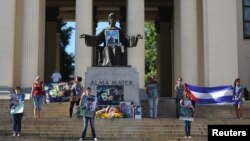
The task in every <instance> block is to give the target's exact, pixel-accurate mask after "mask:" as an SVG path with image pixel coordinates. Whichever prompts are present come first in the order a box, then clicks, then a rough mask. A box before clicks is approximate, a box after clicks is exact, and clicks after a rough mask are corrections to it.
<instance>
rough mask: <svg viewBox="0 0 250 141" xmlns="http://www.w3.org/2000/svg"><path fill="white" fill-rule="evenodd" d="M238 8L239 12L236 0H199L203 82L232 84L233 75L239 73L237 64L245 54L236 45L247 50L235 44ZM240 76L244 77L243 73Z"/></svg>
mask: <svg viewBox="0 0 250 141" xmlns="http://www.w3.org/2000/svg"><path fill="white" fill-rule="evenodd" d="M225 4H226V6H225ZM239 11H240V12H242V10H238V8H237V1H236V0H219V1H216V0H203V23H204V65H205V69H204V73H205V85H206V86H216V85H226V84H229V85H232V84H233V81H234V80H235V78H237V77H241V76H240V75H241V73H240V72H242V69H239V66H241V65H242V62H244V60H245V59H246V58H243V53H242V52H240V50H239V49H242V51H245V53H248V52H247V50H244V49H243V48H240V46H239V44H238V42H239V40H238V35H237V34H238V32H239V30H238V29H237V26H238V24H239V23H241V21H240V22H237V20H238V15H237V13H238V12H239ZM218 13H219V14H218ZM240 30H242V29H240ZM247 47H249V46H247ZM247 49H249V48H247ZM245 65H247V64H245ZM240 68H241V67H240ZM243 70H244V69H243ZM245 71H246V70H245ZM241 78H242V79H245V80H246V79H248V78H247V76H244V77H241Z"/></svg>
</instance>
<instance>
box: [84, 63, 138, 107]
mask: <svg viewBox="0 0 250 141" xmlns="http://www.w3.org/2000/svg"><path fill="white" fill-rule="evenodd" d="M84 86H85V88H87V87H91V89H92V93H93V94H94V95H97V88H100V87H106V88H108V87H112V86H114V87H115V86H117V87H118V88H119V89H120V88H122V89H123V93H124V98H123V100H124V101H132V102H133V104H134V105H140V100H139V73H138V72H137V71H136V69H135V68H133V67H89V68H87V72H86V73H85V82H84Z"/></svg>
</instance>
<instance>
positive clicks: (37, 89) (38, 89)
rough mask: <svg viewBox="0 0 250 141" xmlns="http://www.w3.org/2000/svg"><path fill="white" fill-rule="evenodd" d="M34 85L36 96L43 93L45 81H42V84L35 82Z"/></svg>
mask: <svg viewBox="0 0 250 141" xmlns="http://www.w3.org/2000/svg"><path fill="white" fill-rule="evenodd" d="M32 87H33V95H34V96H39V95H43V82H40V84H37V83H34V84H33V86H32Z"/></svg>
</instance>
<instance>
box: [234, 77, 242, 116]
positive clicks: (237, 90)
mask: <svg viewBox="0 0 250 141" xmlns="http://www.w3.org/2000/svg"><path fill="white" fill-rule="evenodd" d="M233 100H234V107H235V111H236V116H237V118H239V119H243V113H242V108H241V107H242V104H243V102H244V87H243V85H241V83H240V79H239V78H236V79H235V81H234V86H233Z"/></svg>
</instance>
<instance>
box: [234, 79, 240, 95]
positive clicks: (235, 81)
mask: <svg viewBox="0 0 250 141" xmlns="http://www.w3.org/2000/svg"><path fill="white" fill-rule="evenodd" d="M237 82H240V78H236V79H235V80H234V87H233V94H235V88H236V83H237Z"/></svg>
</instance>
